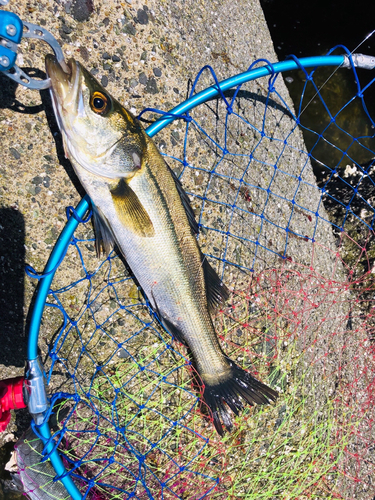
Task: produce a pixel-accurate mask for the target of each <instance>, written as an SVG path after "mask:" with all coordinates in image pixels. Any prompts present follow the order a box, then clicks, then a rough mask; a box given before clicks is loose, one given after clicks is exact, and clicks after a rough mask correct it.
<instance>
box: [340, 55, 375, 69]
mask: <svg viewBox="0 0 375 500" xmlns="http://www.w3.org/2000/svg"><path fill="white" fill-rule="evenodd" d="M351 57H352V61H353V64H354V66H355V67H356V68H363V69H374V68H375V57H374V56H367V55H366V54H351ZM351 66H352V65H351V63H350V59H349V56H344V62H343V64H342V67H343V68H351Z"/></svg>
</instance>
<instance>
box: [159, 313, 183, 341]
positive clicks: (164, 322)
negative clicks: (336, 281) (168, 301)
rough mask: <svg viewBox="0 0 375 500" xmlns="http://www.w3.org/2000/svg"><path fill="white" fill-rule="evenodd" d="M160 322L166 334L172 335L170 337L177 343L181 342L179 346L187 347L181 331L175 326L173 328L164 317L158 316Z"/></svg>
mask: <svg viewBox="0 0 375 500" xmlns="http://www.w3.org/2000/svg"><path fill="white" fill-rule="evenodd" d="M160 322H161V324H162V325H163V326H164V328H165V329H166V330H167V332H168V333H169V334H170V335H172V337H175V338H176V339H177V340H178V341H179V342H181V344H184V345H187V344H186V340H185V339H184V335H183V333H182V332H181V330H180V329H179V328H178V327H177V326H175V325H174V324H173V323H172V322H171V321H170V320H169V319H168V318H166V317H165V316H160Z"/></svg>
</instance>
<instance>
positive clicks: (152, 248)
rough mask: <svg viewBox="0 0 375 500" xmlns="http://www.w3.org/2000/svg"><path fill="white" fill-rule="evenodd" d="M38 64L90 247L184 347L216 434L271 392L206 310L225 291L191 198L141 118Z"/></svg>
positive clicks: (88, 79) (51, 62)
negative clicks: (231, 351)
mask: <svg viewBox="0 0 375 500" xmlns="http://www.w3.org/2000/svg"><path fill="white" fill-rule="evenodd" d="M45 63H46V72H47V74H48V77H49V78H50V79H51V88H50V93H51V98H52V103H53V108H54V113H55V116H56V120H57V122H58V125H59V128H60V131H61V135H62V139H63V145H64V150H65V155H66V156H67V158H68V159H69V160H70V162H71V164H72V166H73V168H74V170H75V172H76V174H77V176H78V178H79V180H80V182H81V184H82V186H83V187H84V189H85V190H86V192H87V194H88V195H89V197H90V198H91V202H92V208H93V214H94V226H95V233H96V246H97V251H98V252H100V251H104V252H105V253H108V252H109V251H111V249H112V248H114V247H115V246H117V248H118V250H119V251H120V252H121V253H122V255H123V257H124V258H125V260H126V262H127V264H128V266H129V267H130V269H131V272H132V273H133V275H134V277H135V279H136V280H137V282H138V284H139V285H140V286H141V288H142V290H143V293H144V294H145V296H146V297H147V299H148V301H149V303H150V304H151V306H152V308H153V310H154V311H155V313H156V315H157V316H158V319H159V321H160V323H161V324H162V326H163V327H164V328H165V329H166V330H167V332H169V334H170V335H171V336H172V337H174V338H176V339H177V340H178V341H180V342H182V343H184V344H185V345H187V347H188V349H189V350H190V353H191V355H192V357H193V360H194V365H195V367H196V369H197V371H198V373H199V376H200V378H201V381H202V389H203V399H204V401H205V403H206V404H207V406H208V407H209V409H210V412H211V414H212V419H213V423H214V426H215V429H216V431H217V432H218V433H219V434H220V435H221V436H222V435H223V434H224V432H225V429H226V430H228V431H231V430H232V427H233V422H232V418H231V413H230V411H229V409H230V410H231V411H232V412H233V413H234V414H235V415H239V413H240V411H241V410H243V408H244V403H248V404H249V405H254V404H255V403H256V404H266V403H270V402H272V401H275V400H276V398H277V395H278V393H277V392H276V391H275V390H274V389H272V388H270V387H268V386H267V385H265V384H263V383H262V382H261V381H259V380H257V379H256V378H255V377H254V376H253V375H251V374H250V373H249V372H247V371H245V370H243V369H242V368H241V367H239V366H238V365H237V364H236V363H235V362H234V361H233V360H231V359H230V358H229V357H228V356H227V355H226V354H225V353H224V352H223V350H222V348H221V346H220V343H219V341H218V337H217V334H216V331H215V328H214V325H213V321H212V314H213V313H214V311H215V310H216V309H217V307H219V306H222V305H223V304H224V303H225V301H226V300H227V299H228V297H229V291H228V289H227V287H226V286H225V285H224V284H223V283H222V281H221V279H220V278H219V276H218V275H217V273H216V271H215V270H214V269H213V268H212V266H211V265H210V263H209V262H208V260H207V258H206V257H205V256H204V255H203V253H202V251H201V249H200V247H199V244H198V240H197V235H198V229H199V228H198V224H197V222H196V219H195V215H194V212H193V209H192V207H191V204H190V200H189V197H188V195H187V194H186V192H185V191H184V189H183V187H182V184H181V183H180V181H179V179H178V178H177V176H176V175H175V174H174V172H173V171H172V169H171V168H170V167H169V166H168V165H167V163H166V162H165V161H164V159H163V157H162V156H161V154H160V152H159V151H158V149H157V147H156V145H155V144H154V142H153V141H152V139H151V138H150V137H149V136H148V135H147V134H146V132H145V130H144V129H143V127H142V125H141V124H140V122H139V120H137V119H136V118H135V117H134V116H133V115H132V113H131V112H130V111H128V110H127V109H125V108H124V107H123V106H122V105H121V104H120V103H119V102H118V101H117V100H116V99H114V98H113V97H112V96H111V95H110V94H109V93H108V92H107V91H106V90H105V89H104V88H103V86H102V85H101V84H100V83H99V82H98V81H97V80H96V79H95V78H94V76H93V75H91V73H90V72H89V71H87V69H86V68H85V67H84V66H82V65H81V64H80V63H79V62H78V61H76V60H74V59H70V60H69V62H68V63H67V64H68V68H69V71H70V73H67V72H65V71H64V70H63V68H62V67H61V66H60V64H59V63H58V61H57V60H56V58H55V57H54V56H52V55H47V56H46V61H45ZM224 427H225V429H224Z"/></svg>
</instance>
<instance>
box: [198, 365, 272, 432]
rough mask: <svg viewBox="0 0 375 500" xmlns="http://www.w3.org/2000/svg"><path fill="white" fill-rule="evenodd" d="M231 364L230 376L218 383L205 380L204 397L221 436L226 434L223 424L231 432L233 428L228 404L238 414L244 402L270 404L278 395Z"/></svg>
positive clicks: (252, 404) (251, 404)
mask: <svg viewBox="0 0 375 500" xmlns="http://www.w3.org/2000/svg"><path fill="white" fill-rule="evenodd" d="M230 364H231V370H230V375H229V376H228V378H227V379H226V380H225V381H223V382H221V383H218V384H212V383H206V382H205V386H204V392H203V399H204V401H205V402H206V404H207V406H208V407H209V408H210V410H211V413H212V417H213V423H214V426H215V429H216V431H217V432H218V434H219V435H220V436H223V435H224V428H223V424H224V427H225V428H226V430H227V431H229V432H230V431H231V430H232V428H233V423H232V419H231V417H230V414H229V412H228V408H227V406H228V407H229V408H230V409H231V410H232V412H233V413H234V414H235V415H236V416H237V415H239V412H240V411H241V410H242V409H243V403H248V404H249V405H250V406H254V404H255V403H256V404H268V403H270V402H271V401H275V400H276V398H277V396H278V393H277V392H276V391H274V390H273V389H271V388H270V387H268V386H266V385H265V384H263V383H262V382H260V381H259V380H257V379H256V378H255V377H253V376H252V375H251V374H250V373H248V372H246V371H245V370H243V369H242V368H240V367H239V366H237V365H236V364H235V363H234V362H233V361H230ZM202 378H203V377H202ZM203 382H204V378H203Z"/></svg>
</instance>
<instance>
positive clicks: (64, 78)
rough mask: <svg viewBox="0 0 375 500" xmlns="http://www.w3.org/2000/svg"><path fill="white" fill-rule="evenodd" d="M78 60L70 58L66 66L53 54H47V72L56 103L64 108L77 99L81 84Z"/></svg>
mask: <svg viewBox="0 0 375 500" xmlns="http://www.w3.org/2000/svg"><path fill="white" fill-rule="evenodd" d="M78 64H79V63H78V62H76V61H75V60H74V59H70V60H69V61H68V63H67V64H65V63H64V66H65V68H66V70H67V71H65V70H64V68H63V66H62V65H61V64H60V63H59V62H58V60H57V58H56V57H55V56H54V55H52V54H47V56H46V59H45V65H46V73H47V76H48V77H49V78H50V79H51V93H52V95H53V98H54V100H56V101H57V102H56V104H59V105H60V106H61V107H62V108H65V109H66V108H68V107H69V105H70V104H72V103H73V102H75V101H76V96H77V93H78V84H79V68H78Z"/></svg>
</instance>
